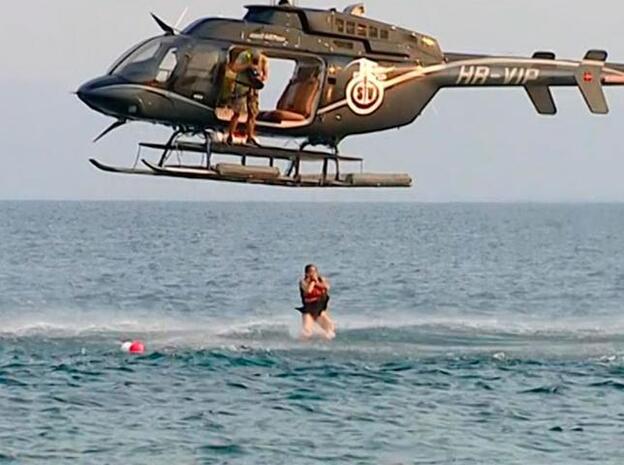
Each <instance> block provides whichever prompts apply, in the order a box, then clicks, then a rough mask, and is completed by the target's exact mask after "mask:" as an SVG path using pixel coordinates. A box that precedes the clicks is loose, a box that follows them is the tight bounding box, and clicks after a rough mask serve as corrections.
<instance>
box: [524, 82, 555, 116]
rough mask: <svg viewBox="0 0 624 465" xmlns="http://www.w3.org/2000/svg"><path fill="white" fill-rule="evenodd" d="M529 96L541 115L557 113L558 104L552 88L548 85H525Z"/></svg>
mask: <svg viewBox="0 0 624 465" xmlns="http://www.w3.org/2000/svg"><path fill="white" fill-rule="evenodd" d="M525 89H526V91H527V93H528V94H529V98H530V99H531V102H533V105H534V106H535V109H536V110H537V112H538V113H539V114H540V115H555V114H557V106H556V105H555V101H554V100H553V96H552V93H551V92H550V88H549V87H546V86H536V85H527V86H525Z"/></svg>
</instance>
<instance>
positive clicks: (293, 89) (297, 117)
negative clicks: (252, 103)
mask: <svg viewBox="0 0 624 465" xmlns="http://www.w3.org/2000/svg"><path fill="white" fill-rule="evenodd" d="M319 88H320V82H319V80H318V79H317V78H316V77H308V78H307V79H305V80H297V81H294V82H293V81H291V83H290V84H289V85H288V87H287V88H286V90H285V91H284V93H283V94H282V96H281V97H280V99H279V102H278V103H277V109H275V110H273V111H263V112H262V113H260V115H259V117H258V118H259V119H261V120H262V121H266V122H269V123H282V122H284V121H289V122H303V121H305V120H307V119H308V118H309V117H310V115H311V114H312V110H313V106H314V101H315V97H316V95H317V93H318V91H319Z"/></svg>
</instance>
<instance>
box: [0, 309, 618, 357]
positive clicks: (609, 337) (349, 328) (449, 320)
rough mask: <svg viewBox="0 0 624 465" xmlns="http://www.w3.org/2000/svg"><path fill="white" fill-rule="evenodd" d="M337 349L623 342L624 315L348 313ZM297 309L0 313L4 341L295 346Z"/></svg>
mask: <svg viewBox="0 0 624 465" xmlns="http://www.w3.org/2000/svg"><path fill="white" fill-rule="evenodd" d="M338 323H339V331H338V335H339V337H338V339H337V340H336V341H335V342H334V343H333V344H331V346H332V348H333V349H341V348H342V349H349V350H359V349H361V350H364V349H366V348H369V349H371V350H377V349H379V348H394V349H396V348H397V347H400V346H403V347H404V348H409V347H417V348H419V349H427V348H428V349H439V350H446V349H451V348H459V349H462V348H464V349H486V350H497V349H500V350H510V349H518V348H523V347H524V348H532V349H534V348H536V347H555V346H560V347H563V346H575V345H581V346H582V345H585V346H587V345H590V344H602V345H605V344H614V345H620V344H621V345H624V318H620V319H614V318H602V319H596V318H592V319H587V318H586V319H579V318H576V319H567V320H553V319H549V320H545V319H543V320H542V319H536V318H522V319H519V318H518V317H517V316H516V317H514V318H511V317H506V318H503V317H501V318H491V317H489V318H488V317H482V316H472V317H467V316H464V317H458V316H452V315H449V316H436V317H431V316H429V317H419V316H415V315H405V314H404V315H396V314H393V315H392V318H388V319H369V318H362V317H361V316H356V315H353V316H348V315H341V316H340V318H339V321H338ZM298 331H299V320H298V318H297V317H296V316H292V317H290V318H289V317H284V316H280V317H276V318H266V317H264V318H262V317H250V318H246V319H243V318H220V319H215V318H198V317H196V316H195V317H193V316H188V317H184V316H175V317H173V316H171V315H164V314H157V313H153V312H144V313H140V314H135V315H133V317H128V316H127V315H124V314H123V313H122V312H97V313H96V312H78V313H77V314H72V313H71V312H48V313H46V314H42V313H37V314H34V315H30V316H29V315H20V316H19V317H13V318H7V316H6V315H5V316H4V317H3V318H0V340H1V339H7V338H44V339H68V340H71V339H81V340H92V341H100V342H104V341H105V342H106V343H107V344H108V343H112V342H113V341H116V342H119V341H123V340H128V339H133V338H140V339H143V340H145V341H146V342H147V343H148V344H149V345H150V346H151V347H161V348H162V347H189V348H206V347H215V346H223V345H226V346H250V347H259V348H274V349H280V348H289V347H292V346H293V345H297V344H299V340H298Z"/></svg>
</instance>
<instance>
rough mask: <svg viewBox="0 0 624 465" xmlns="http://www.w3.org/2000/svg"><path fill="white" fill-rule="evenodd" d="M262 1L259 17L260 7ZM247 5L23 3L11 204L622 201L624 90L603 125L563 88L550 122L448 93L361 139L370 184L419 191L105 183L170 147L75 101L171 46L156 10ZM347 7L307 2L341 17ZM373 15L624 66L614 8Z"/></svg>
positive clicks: (469, 3) (2, 95)
mask: <svg viewBox="0 0 624 465" xmlns="http://www.w3.org/2000/svg"><path fill="white" fill-rule="evenodd" d="M263 1H264V0H261V1H260V2H259V3H262V2H263ZM246 3H248V2H241V1H238V0H202V1H200V0H180V1H173V0H149V1H148V0H132V1H128V0H107V1H105V2H104V1H101V0H100V1H95V0H56V1H54V2H51V1H49V0H20V1H19V2H18V1H11V2H4V5H3V14H2V15H0V40H1V42H0V43H1V46H0V102H1V103H2V104H1V105H0V111H1V112H2V113H1V114H0V121H1V124H0V144H1V146H2V152H3V156H2V158H3V164H2V168H1V169H0V199H5V200H13V199H28V200H40V199H44V200H47V199H53V200H191V201H230V200H233V201H246V200H268V201H365V202H373V201H414V202H481V201H484V202H490V201H495V202H514V201H528V202H622V201H624V183H623V182H622V178H623V176H624V174H623V173H624V147H622V145H623V144H622V135H623V130H624V88H609V89H607V91H606V92H607V94H608V95H607V96H608V100H609V103H610V107H611V114H610V115H608V116H606V117H603V116H595V115H591V114H590V113H589V111H588V109H587V107H586V106H585V104H584V102H583V99H582V97H581V95H580V93H579V92H578V90H576V89H572V88H566V89H554V94H555V99H556V101H557V105H558V108H559V114H558V116H557V117H555V118H549V117H544V116H539V115H538V114H537V113H536V112H535V110H534V108H533V106H532V105H531V103H530V102H529V100H528V98H527V96H526V95H525V93H524V91H523V90H522V89H503V90H500V89H464V90H460V89H453V90H444V91H442V92H441V93H439V94H438V96H437V97H436V99H435V100H434V101H433V104H432V105H430V106H429V107H428V108H427V109H426V110H425V111H424V113H423V115H422V116H421V117H420V118H419V119H418V120H417V121H416V122H415V123H414V124H412V125H411V126H408V127H405V128H402V129H400V130H392V131H387V132H383V133H378V134H371V135H367V136H358V137H353V138H350V139H347V140H346V141H345V142H344V144H343V145H342V151H343V153H345V154H353V155H361V156H363V157H364V158H365V159H366V170H367V171H371V172H375V171H385V172H408V173H410V174H411V175H412V177H413V178H414V187H413V188H411V189H409V190H367V191H360V190H353V191H351V190H347V191H333V190H328V191H319V190H301V191H299V190H297V191H295V190H290V189H284V188H266V187H257V186H246V185H228V184H220V183H209V182H201V181H186V180H175V179H161V178H150V177H138V176H119V175H110V174H105V173H102V172H99V171H97V170H95V169H94V168H92V167H91V165H90V164H89V163H88V159H89V158H90V157H93V156H95V157H96V158H99V159H101V160H103V161H105V162H107V163H112V164H125V165H128V164H132V163H133V162H134V158H135V154H136V143H137V142H139V141H142V140H158V141H160V140H164V139H166V137H167V135H168V132H167V130H166V129H161V128H158V127H155V126H153V125H142V124H133V125H128V126H126V127H124V128H121V129H120V130H118V131H117V132H115V133H113V134H111V135H109V136H108V137H107V138H105V139H104V140H103V141H101V142H100V143H98V144H92V142H91V141H92V139H93V137H94V136H95V135H97V134H98V133H99V132H100V131H101V130H102V129H103V128H104V127H106V126H107V125H108V124H110V122H111V121H110V119H108V118H106V117H104V116H102V115H99V114H97V113H95V112H93V111H91V110H90V109H89V108H87V107H86V106H85V105H84V104H82V103H81V102H80V101H79V100H78V99H77V98H76V97H75V96H74V95H72V92H74V91H75V90H76V89H77V88H78V87H79V85H80V84H81V83H83V82H85V81H87V80H89V79H91V78H94V77H97V76H99V75H102V74H104V73H105V72H106V70H107V69H108V67H109V66H110V65H111V64H112V62H113V61H114V60H115V59H116V58H118V57H119V56H120V55H121V54H122V53H123V52H124V51H125V50H127V49H128V48H130V47H131V46H132V45H134V44H135V43H137V42H139V41H141V40H143V39H145V38H148V37H151V36H154V35H158V34H159V33H160V31H159V29H158V28H157V27H156V25H155V24H154V22H153V21H152V20H151V18H150V17H149V12H151V11H153V12H155V13H157V14H158V15H160V16H161V17H163V18H164V19H166V20H167V21H169V22H171V23H175V22H176V20H177V19H178V17H179V16H180V14H181V13H182V11H184V9H185V8H187V7H188V13H187V15H186V17H185V19H184V21H183V24H182V25H183V26H184V25H186V23H189V22H191V21H193V20H195V19H197V18H200V17H211V16H224V17H234V18H238V17H241V16H242V15H243V14H244V8H243V5H244V4H246ZM348 3H349V2H345V1H338V0H336V1H326V0H315V1H313V0H307V1H304V2H300V4H302V5H304V6H314V7H320V8H326V7H327V8H329V7H338V8H343V7H344V6H346V5H347V4H348ZM367 7H368V15H369V16H371V17H374V18H377V19H380V20H384V21H387V22H389V23H394V24H397V25H400V26H403V27H406V28H410V29H413V30H416V31H419V32H424V33H427V34H430V35H432V36H434V37H436V38H438V39H439V41H440V44H441V46H442V47H443V49H444V50H445V51H450V52H477V53H488V54H505V55H517V56H527V55H529V56H530V55H531V54H532V53H533V52H534V51H536V50H552V51H555V52H556V53H557V55H558V56H560V57H563V58H571V59H581V58H582V57H583V56H584V54H585V52H586V51H587V50H588V49H591V48H603V49H606V50H608V51H609V53H610V60H611V61H615V62H624V32H623V29H624V21H623V20H622V18H624V3H622V2H616V1H613V0H593V1H592V2H580V1H577V0H549V1H547V2H545V1H543V0H524V1H522V2H517V1H516V0H465V1H462V2H459V1H457V0H436V1H431V2H426V1H417V2H415V1H413V0H392V1H389V0H370V1H368V2H367Z"/></svg>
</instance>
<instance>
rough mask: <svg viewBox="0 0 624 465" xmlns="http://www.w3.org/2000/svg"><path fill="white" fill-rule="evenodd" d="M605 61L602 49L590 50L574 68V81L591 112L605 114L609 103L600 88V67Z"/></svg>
mask: <svg viewBox="0 0 624 465" xmlns="http://www.w3.org/2000/svg"><path fill="white" fill-rule="evenodd" d="M606 61H607V52H605V51H604V50H590V51H589V52H587V55H585V59H584V60H583V61H582V62H581V64H580V66H579V67H578V69H577V70H576V73H575V78H576V83H577V84H578V86H579V89H580V90H581V93H582V94H583V98H584V99H585V102H586V103H587V106H588V107H589V110H590V111H591V112H592V113H596V114H601V115H604V114H607V113H609V105H608V104H607V99H606V97H605V94H604V90H603V88H602V68H604V65H605V62H606Z"/></svg>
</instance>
